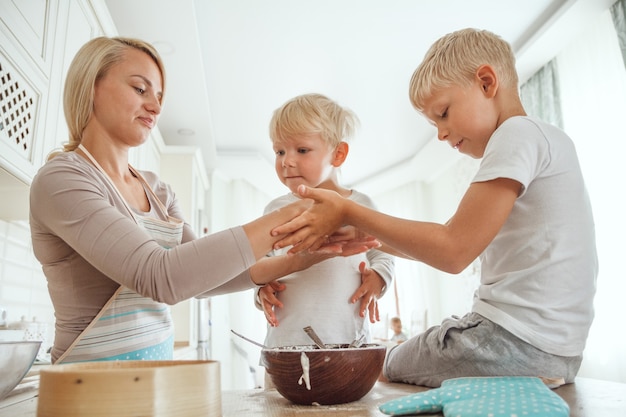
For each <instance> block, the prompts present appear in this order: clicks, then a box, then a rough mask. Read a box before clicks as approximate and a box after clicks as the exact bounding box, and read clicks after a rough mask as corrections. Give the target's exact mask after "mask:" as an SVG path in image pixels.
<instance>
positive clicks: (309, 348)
mask: <svg viewBox="0 0 626 417" xmlns="http://www.w3.org/2000/svg"><path fill="white" fill-rule="evenodd" d="M327 346H329V347H328V348H326V349H320V348H318V347H317V346H316V345H291V346H279V347H266V348H263V349H261V352H295V353H300V352H305V353H310V352H311V353H312V352H348V351H355V352H357V351H364V350H377V349H387V347H386V346H385V345H382V344H379V343H366V344H363V345H361V346H359V347H356V348H355V347H352V348H351V347H348V343H328V344H327ZM333 346H345V347H333Z"/></svg>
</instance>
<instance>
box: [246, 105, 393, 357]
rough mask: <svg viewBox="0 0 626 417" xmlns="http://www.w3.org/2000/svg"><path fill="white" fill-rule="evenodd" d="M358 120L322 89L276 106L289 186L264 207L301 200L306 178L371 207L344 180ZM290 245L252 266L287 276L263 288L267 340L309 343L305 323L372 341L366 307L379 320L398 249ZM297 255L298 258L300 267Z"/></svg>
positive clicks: (273, 129) (257, 271) (274, 128)
mask: <svg viewBox="0 0 626 417" xmlns="http://www.w3.org/2000/svg"><path fill="white" fill-rule="evenodd" d="M357 123H358V119H357V118H356V116H355V115H354V113H352V112H351V111H349V110H347V109H345V108H343V107H341V106H339V105H338V104H337V103H336V102H334V101H333V100H330V99H329V98H327V97H325V96H323V95H320V94H305V95H301V96H298V97H295V98H293V99H291V100H289V101H287V102H286V103H285V104H284V105H283V106H281V107H280V108H278V109H277V110H276V111H275V112H274V115H273V117H272V119H271V122H270V137H271V139H272V144H273V148H274V152H275V154H276V162H275V169H276V174H277V175H278V178H279V179H280V181H281V182H282V183H283V184H285V186H287V188H289V190H290V193H288V194H286V195H284V196H282V197H279V198H277V199H275V200H273V201H272V202H270V203H269V204H268V206H267V207H266V209H265V212H271V211H274V210H276V209H279V208H281V207H283V206H286V205H287V204H289V203H290V202H294V201H297V200H299V197H298V196H297V195H295V194H294V193H295V191H296V189H297V188H298V186H300V185H306V186H308V187H317V188H323V189H327V190H332V191H334V192H337V193H338V194H339V195H341V196H343V197H345V198H347V199H349V200H350V201H355V202H357V203H359V204H364V205H366V206H369V207H373V202H372V201H371V200H370V198H369V197H367V196H366V195H364V194H361V193H359V192H357V191H355V190H349V189H346V188H344V187H342V186H340V185H339V178H338V177H339V169H340V167H341V165H342V164H343V162H344V161H345V159H346V157H347V155H348V144H347V142H346V141H345V140H346V139H347V138H348V137H350V136H352V134H353V133H354V130H355V128H356V125H357ZM285 252H286V250H280V251H273V252H272V253H270V254H269V255H268V256H269V258H266V259H264V260H262V261H261V262H259V263H258V264H257V265H255V266H253V267H252V269H251V275H252V276H255V277H256V276H260V275H263V276H264V277H267V276H268V274H271V275H272V276H274V277H276V278H279V277H280V278H281V280H280V283H279V284H276V285H273V286H267V287H265V288H263V289H261V290H260V291H259V298H258V300H257V306H258V307H259V308H262V309H263V310H264V312H265V315H266V318H267V319H268V323H269V324H270V326H268V331H267V336H266V338H265V345H266V346H271V347H278V346H289V345H310V344H312V342H311V339H310V338H309V337H308V336H307V334H306V333H305V332H304V330H303V328H304V327H306V326H312V327H313V329H314V330H315V331H316V333H317V334H318V335H319V337H320V338H321V339H322V341H323V342H324V343H327V344H344V343H350V342H352V341H353V340H355V339H358V338H360V337H361V336H363V337H364V340H366V341H369V340H370V329H369V324H368V321H367V320H366V319H365V309H366V308H368V306H369V315H370V321H372V322H373V321H374V319H375V318H377V317H376V316H377V305H376V299H377V298H378V297H380V296H381V295H382V293H383V289H384V288H388V287H389V285H390V284H391V280H392V276H393V267H394V259H393V256H391V255H389V254H386V253H384V252H381V251H379V250H375V249H373V250H370V251H368V252H367V253H366V254H359V255H353V256H344V257H341V256H337V257H332V256H333V255H327V254H320V253H303V254H301V255H299V256H296V257H293V256H287V255H285ZM330 257H332V259H327V258H330ZM294 258H296V259H294ZM294 262H298V263H299V265H298V266H297V267H294V266H293V263H294ZM288 268H290V269H288ZM359 298H360V299H361V300H362V301H361V303H360V305H357V304H356V301H357V300H358V299H359ZM274 307H278V308H274Z"/></svg>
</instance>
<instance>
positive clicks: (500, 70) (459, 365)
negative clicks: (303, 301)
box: [274, 29, 598, 387]
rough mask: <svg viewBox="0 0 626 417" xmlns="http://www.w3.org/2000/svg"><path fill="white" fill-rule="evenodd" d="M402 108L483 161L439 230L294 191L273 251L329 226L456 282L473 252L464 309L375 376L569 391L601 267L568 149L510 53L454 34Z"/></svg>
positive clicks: (323, 194)
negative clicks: (303, 206) (529, 383)
mask: <svg viewBox="0 0 626 417" xmlns="http://www.w3.org/2000/svg"><path fill="white" fill-rule="evenodd" d="M409 95H410V98H411V102H412V104H413V106H414V107H415V108H416V109H417V110H418V111H419V112H420V113H421V114H422V115H424V116H425V117H426V118H427V119H428V120H429V121H430V122H431V123H432V124H433V125H434V126H435V127H436V128H437V131H438V138H439V140H441V141H443V142H446V143H448V144H449V145H450V146H451V147H452V148H453V149H456V150H458V151H459V152H461V153H464V154H466V155H469V156H471V157H473V158H481V159H482V160H481V164H480V167H479V169H478V172H477V173H476V175H475V177H474V179H473V180H472V183H471V184H470V186H469V188H468V190H467V191H466V193H465V195H464V196H463V198H462V200H461V202H460V204H459V206H458V208H457V211H456V212H455V213H454V215H453V216H452V218H450V220H449V221H448V222H446V223H445V224H436V223H429V222H419V221H413V220H406V219H399V218H395V217H391V216H387V215H384V214H382V213H379V212H376V211H374V210H372V209H369V208H365V207H362V206H359V205H357V204H354V203H353V202H350V201H349V200H346V199H343V198H341V196H339V195H337V194H336V193H331V192H328V191H324V190H318V189H312V188H307V187H301V188H300V189H298V192H299V194H300V195H301V196H302V197H307V198H313V199H315V200H316V204H315V205H314V206H312V207H311V208H309V209H308V210H307V211H305V212H304V213H303V214H302V215H300V216H299V217H297V218H296V219H294V220H292V221H290V222H289V223H286V224H285V225H283V226H280V227H278V228H276V229H274V232H275V233H288V232H294V234H293V235H290V236H288V237H287V238H285V239H283V240H282V241H281V242H279V243H278V244H277V245H275V247H283V246H286V245H291V244H294V243H295V244H296V245H295V246H294V247H293V248H292V249H291V252H292V253H297V252H299V251H303V250H305V249H315V248H316V247H317V246H319V245H320V244H321V242H323V241H325V240H326V239H324V236H326V235H332V234H333V232H334V231H335V230H337V229H338V228H339V226H343V225H346V224H350V225H353V226H354V227H355V229H354V230H355V231H357V232H359V233H366V234H370V235H372V236H375V237H376V238H377V239H378V240H379V241H381V242H382V243H383V246H382V247H381V249H382V250H385V251H388V252H390V253H394V254H397V255H398V256H404V257H407V258H410V259H415V260H418V261H421V262H424V263H426V264H428V265H431V266H433V267H435V268H438V269H440V270H442V271H445V272H449V273H459V272H461V271H463V270H464V269H465V268H466V267H467V266H469V265H470V264H471V263H472V262H473V261H474V260H475V259H476V258H477V257H480V261H481V280H480V286H479V288H478V289H477V291H476V292H475V295H474V304H473V307H472V311H471V312H470V313H468V314H467V315H466V316H464V317H462V318H460V319H459V318H450V319H446V320H444V322H443V323H442V324H441V325H440V326H434V327H432V328H430V329H428V330H427V331H426V332H424V333H422V334H420V335H417V336H415V337H413V338H411V339H409V340H408V341H406V342H404V343H402V344H400V345H398V346H396V347H394V348H393V349H391V350H390V351H389V353H388V355H387V358H386V360H385V365H384V370H383V372H384V375H385V376H386V377H387V378H388V379H389V380H392V381H402V382H407V383H412V384H417V385H428V386H433V387H436V386H439V385H440V384H441V382H442V381H443V380H445V379H449V378H455V377H463V376H501V375H502V376H503V375H514V376H515V375H517V376H543V377H549V378H562V379H563V380H564V381H565V382H572V381H573V380H574V377H575V376H576V374H577V372H578V369H579V367H580V363H581V360H582V353H583V349H584V347H585V343H586V340H587V336H588V333H589V328H590V326H591V323H592V321H593V316H594V313H593V297H594V294H595V283H596V277H597V272H598V261H597V253H596V245H595V227H594V221H593V215H592V210H591V204H590V201H589V197H588V195H587V191H586V188H585V184H584V181H583V177H582V173H581V170H580V166H579V163H578V157H577V155H576V150H575V147H574V144H573V142H572V140H571V139H570V138H569V137H568V136H567V135H566V134H565V133H564V132H563V131H561V130H560V129H558V128H556V127H554V126H551V125H549V124H546V123H544V122H542V121H540V120H538V119H535V118H532V117H528V116H526V113H525V111H524V108H523V106H522V103H521V100H520V97H519V91H518V76H517V73H516V70H515V57H514V55H513V52H512V50H511V47H510V45H509V44H508V43H507V42H505V41H504V40H502V39H501V38H500V37H499V36H497V35H495V34H493V33H490V32H488V31H482V30H476V29H464V30H460V31H457V32H453V33H450V34H448V35H446V36H444V37H442V38H441V39H439V40H438V41H436V42H435V43H434V44H433V46H432V47H431V48H430V50H429V51H428V52H427V54H426V56H425V58H424V61H423V62H422V63H421V64H420V65H419V66H418V68H417V69H416V70H415V72H414V74H413V77H412V79H411V83H410V94H409Z"/></svg>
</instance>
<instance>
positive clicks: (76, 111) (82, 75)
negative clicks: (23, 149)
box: [48, 36, 165, 159]
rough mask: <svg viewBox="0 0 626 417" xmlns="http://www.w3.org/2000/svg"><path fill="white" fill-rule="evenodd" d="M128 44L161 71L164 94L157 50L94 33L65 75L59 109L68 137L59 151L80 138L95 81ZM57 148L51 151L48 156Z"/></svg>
mask: <svg viewBox="0 0 626 417" xmlns="http://www.w3.org/2000/svg"><path fill="white" fill-rule="evenodd" d="M128 48H134V49H137V50H140V51H142V52H145V53H146V54H148V56H150V58H152V60H153V61H154V62H155V64H156V65H157V67H158V68H159V71H160V72H161V79H162V88H163V92H162V93H163V94H165V68H164V66H163V61H162V60H161V57H160V56H159V53H158V52H157V50H156V49H155V48H154V47H153V46H152V45H150V44H149V43H147V42H144V41H142V40H139V39H133V38H123V37H113V38H109V37H105V36H101V37H97V38H93V39H91V40H90V41H89V42H87V43H86V44H84V45H83V46H82V47H81V48H80V49H79V50H78V52H77V53H76V56H74V59H73V60H72V63H71V64H70V67H69V70H68V72H67V77H66V78H65V89H64V91H63V111H64V113H65V121H66V123H67V127H68V130H69V141H68V142H67V143H65V144H64V145H63V152H70V151H73V150H75V149H76V148H77V147H78V145H79V144H80V142H81V140H82V135H83V130H84V129H85V127H86V126H87V123H88V122H89V119H91V116H92V113H93V101H94V90H95V85H96V82H97V81H98V80H99V79H101V78H102V77H104V75H106V73H107V72H108V71H109V69H110V68H111V67H112V66H113V65H115V64H117V63H118V62H120V61H122V60H123V59H124V53H125V51H127V50H128ZM59 153H60V152H55V153H52V154H51V155H50V156H49V158H48V159H50V158H52V157H54V156H55V155H57V154H59Z"/></svg>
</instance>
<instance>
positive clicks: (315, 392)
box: [261, 344, 387, 405]
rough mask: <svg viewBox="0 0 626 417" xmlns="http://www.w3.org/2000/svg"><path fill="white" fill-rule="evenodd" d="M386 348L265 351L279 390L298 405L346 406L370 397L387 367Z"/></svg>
mask: <svg viewBox="0 0 626 417" xmlns="http://www.w3.org/2000/svg"><path fill="white" fill-rule="evenodd" d="M386 350H387V348H386V347H385V346H384V345H378V344H365V345H363V346H361V347H359V348H349V347H348V344H343V345H333V344H328V345H326V348H325V349H319V348H318V347H316V346H313V345H308V346H287V347H280V348H271V349H263V350H262V351H261V363H262V364H263V366H265V370H266V373H267V374H268V375H269V377H270V379H271V380H272V383H273V384H274V385H275V386H276V390H277V391H278V392H279V393H280V394H281V395H282V396H283V397H285V398H286V399H288V400H289V401H291V402H294V403H296V404H308V405H311V404H322V405H332V404H343V403H348V402H352V401H356V400H358V399H360V398H362V397H363V396H364V395H365V394H367V393H368V392H369V391H370V390H371V389H372V387H373V386H374V384H375V383H376V380H377V379H378V376H379V375H380V372H381V371H382V368H383V361H384V360H385V352H386Z"/></svg>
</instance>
